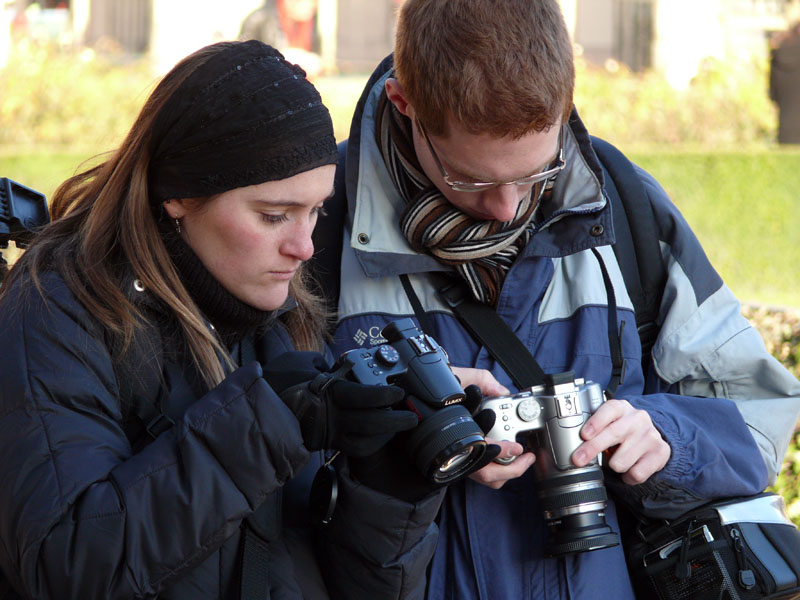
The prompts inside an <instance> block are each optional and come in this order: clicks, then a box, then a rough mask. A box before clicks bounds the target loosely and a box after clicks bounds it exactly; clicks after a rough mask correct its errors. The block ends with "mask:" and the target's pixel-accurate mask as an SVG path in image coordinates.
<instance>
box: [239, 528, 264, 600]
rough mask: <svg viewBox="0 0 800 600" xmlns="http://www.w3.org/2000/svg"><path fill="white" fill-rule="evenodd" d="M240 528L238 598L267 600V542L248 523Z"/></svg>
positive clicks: (243, 599)
mask: <svg viewBox="0 0 800 600" xmlns="http://www.w3.org/2000/svg"><path fill="white" fill-rule="evenodd" d="M242 529H243V534H242V538H243V539H242V558H241V561H240V562H239V581H240V588H239V599H240V600H269V597H270V593H269V544H268V543H267V542H265V541H264V540H262V539H261V538H260V537H259V536H258V535H257V534H256V533H255V532H254V531H253V530H252V529H251V528H250V526H249V525H247V524H245V525H244V526H243V527H242Z"/></svg>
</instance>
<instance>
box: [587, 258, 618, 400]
mask: <svg viewBox="0 0 800 600" xmlns="http://www.w3.org/2000/svg"><path fill="white" fill-rule="evenodd" d="M592 253H593V254H594V256H595V258H596V259H597V262H598V263H600V272H601V273H602V274H603V285H605V287H606V297H607V298H608V348H609V353H610V354H611V379H609V381H608V386H606V395H607V396H608V397H609V398H614V397H616V395H617V388H618V387H619V386H620V385H621V384H622V383H624V382H625V359H624V358H622V332H623V331H624V329H625V321H623V322H622V323H621V324H620V327H619V333H617V296H616V294H615V293H614V285H613V284H612V283H611V277H609V275H608V269H606V264H605V263H604V262H603V258H602V257H601V256H600V253H599V252H598V251H597V248H592Z"/></svg>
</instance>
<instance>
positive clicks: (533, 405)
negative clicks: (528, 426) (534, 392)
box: [517, 398, 542, 422]
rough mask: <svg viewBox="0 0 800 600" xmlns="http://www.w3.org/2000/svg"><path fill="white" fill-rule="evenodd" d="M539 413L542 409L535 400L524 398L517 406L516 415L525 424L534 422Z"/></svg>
mask: <svg viewBox="0 0 800 600" xmlns="http://www.w3.org/2000/svg"><path fill="white" fill-rule="evenodd" d="M541 412H542V407H541V406H539V403H538V402H537V401H536V399H535V398H525V399H524V400H522V401H521V402H520V403H519V404H518V405H517V415H518V416H519V418H520V419H522V420H523V421H525V422H528V421H535V420H536V419H538V418H539V414H540V413H541Z"/></svg>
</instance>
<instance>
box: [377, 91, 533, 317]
mask: <svg viewBox="0 0 800 600" xmlns="http://www.w3.org/2000/svg"><path fill="white" fill-rule="evenodd" d="M411 127H412V124H411V120H410V119H408V118H407V117H404V116H403V115H402V114H400V112H399V111H398V110H397V109H396V108H395V106H394V105H393V104H392V103H391V102H390V101H389V100H388V99H387V98H386V93H385V92H384V93H383V94H382V95H381V98H380V100H379V104H378V125H377V137H378V143H379V145H380V148H381V153H382V155H383V160H384V162H385V163H386V167H387V169H388V171H389V175H390V176H391V178H392V181H393V182H394V184H395V186H396V187H397V189H398V191H399V192H400V195H401V196H402V197H403V199H404V200H405V201H406V206H405V209H404V211H403V214H402V216H401V219H400V229H401V230H402V232H403V235H405V237H406V239H407V240H408V242H409V243H410V244H411V247H412V248H414V250H416V251H417V252H419V253H424V254H430V255H431V256H433V257H434V258H435V259H436V260H438V261H439V262H441V263H443V264H446V265H451V266H453V267H454V268H455V270H456V271H457V272H458V274H459V275H460V276H461V277H462V278H463V279H464V281H466V283H467V287H469V289H470V291H471V293H472V295H473V297H474V298H475V299H476V300H477V301H478V302H481V303H483V304H488V305H489V306H496V305H497V299H498V297H499V295H500V288H501V287H502V285H503V281H504V280H505V277H506V274H507V273H508V271H509V269H511V265H512V264H513V263H514V260H515V259H516V257H517V255H518V254H519V253H520V251H521V250H522V249H523V248H524V247H525V245H526V244H527V243H528V241H529V240H530V238H531V235H533V224H532V223H531V217H532V216H533V211H534V208H536V204H537V201H538V200H539V199H540V197H541V195H542V193H543V191H544V189H545V184H544V182H539V183H536V184H535V185H534V186H533V188H532V190H531V193H529V194H528V195H527V196H525V197H524V198H523V199H522V200H521V201H520V203H519V206H518V207H517V212H516V215H515V216H514V219H513V220H511V221H509V222H507V223H500V222H499V221H479V220H476V219H473V218H472V217H470V216H468V215H466V214H465V213H463V212H461V211H460V210H459V209H458V208H456V207H455V206H453V205H452V204H451V203H450V202H449V201H448V200H447V199H446V198H445V197H444V195H443V194H442V192H441V191H439V189H438V188H437V187H436V186H435V185H433V184H432V183H431V182H430V180H429V179H428V178H427V176H426V175H425V173H424V172H423V170H422V168H421V167H420V165H419V161H418V160H417V156H416V153H415V152H414V145H413V142H412V137H411ZM532 198H534V199H535V200H532Z"/></svg>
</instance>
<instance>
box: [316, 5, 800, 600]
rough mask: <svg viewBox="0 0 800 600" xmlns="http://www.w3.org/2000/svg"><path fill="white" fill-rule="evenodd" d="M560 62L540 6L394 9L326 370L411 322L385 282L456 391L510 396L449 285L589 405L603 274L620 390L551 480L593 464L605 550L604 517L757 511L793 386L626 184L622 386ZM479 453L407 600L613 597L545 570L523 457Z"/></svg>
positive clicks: (604, 222)
mask: <svg viewBox="0 0 800 600" xmlns="http://www.w3.org/2000/svg"><path fill="white" fill-rule="evenodd" d="M572 61H573V57H572V47H571V43H570V40H569V37H568V33H567V30H566V27H565V24H564V21H563V17H562V15H561V13H560V9H559V6H558V3H557V1H556V0H537V1H535V2H531V1H530V0H504V1H503V2H497V1H493V0H407V2H405V4H404V5H403V8H402V11H401V13H400V17H399V22H398V29H397V38H396V43H395V52H394V56H393V60H392V57H389V58H387V59H386V60H385V61H384V62H383V63H382V64H381V65H379V67H378V68H377V70H376V71H375V73H374V74H373V76H372V78H371V80H370V81H369V83H368V84H367V88H366V89H365V91H364V94H363V95H362V97H361V100H360V102H359V104H358V107H357V109H356V114H355V117H354V119H353V125H352V129H351V134H350V138H349V141H348V147H347V154H346V171H345V179H346V181H345V184H346V193H347V200H348V214H347V218H346V221H347V222H346V226H345V231H344V241H343V249H342V257H341V288H340V289H341V292H340V296H339V304H338V311H339V314H338V324H337V327H336V332H335V350H337V351H339V352H341V351H344V350H348V349H352V348H353V347H358V346H364V347H370V346H371V345H374V344H377V343H381V342H382V341H383V340H382V339H381V337H380V335H379V332H380V330H381V328H382V327H383V325H384V324H386V323H387V322H388V321H391V320H393V319H396V318H399V317H408V316H414V314H415V311H414V310H413V308H412V303H411V300H410V299H409V295H407V293H406V292H405V291H404V288H403V284H402V282H401V279H400V277H399V276H400V275H407V276H408V280H409V282H410V283H411V287H413V289H414V291H415V295H416V296H417V297H418V299H419V302H420V303H421V305H422V309H423V310H424V312H425V313H426V314H427V318H428V320H429V321H430V322H431V324H432V329H433V331H432V333H433V336H434V337H435V338H436V339H437V341H438V342H439V343H440V344H441V345H442V346H443V347H444V348H445V349H446V350H447V352H448V354H449V357H450V360H451V363H452V364H453V365H454V366H457V367H461V368H462V369H461V370H459V374H460V376H461V377H462V383H464V384H466V383H478V384H479V385H480V386H481V388H482V389H483V392H484V393H485V394H495V393H498V392H497V390H498V389H499V388H500V387H501V384H502V386H505V387H507V388H509V389H512V390H513V385H512V383H511V380H510V378H509V375H508V374H507V373H506V372H505V371H503V369H502V368H501V367H500V366H499V365H498V364H497V363H496V362H495V361H494V360H493V359H492V357H491V356H490V355H489V354H488V352H487V350H486V348H484V347H483V346H482V345H481V344H480V343H479V342H477V341H476V340H475V339H474V338H473V337H471V335H470V334H469V333H468V331H467V330H466V329H465V327H464V326H463V325H462V324H461V323H460V322H459V321H458V319H457V318H456V317H455V316H454V315H453V314H452V312H451V311H450V310H449V309H448V307H447V306H446V305H445V304H444V303H443V302H442V301H441V300H440V299H439V297H438V296H437V294H436V291H437V289H438V288H439V287H440V286H441V282H442V280H443V279H444V280H455V281H458V282H461V283H463V284H464V286H465V287H466V289H467V290H468V293H469V294H471V296H472V297H473V298H474V299H476V300H478V301H479V302H482V303H484V304H487V305H489V306H491V307H493V308H494V309H495V310H496V311H497V313H498V314H499V315H500V316H501V318H502V319H504V320H505V321H506V323H507V324H508V325H509V326H510V327H511V328H512V329H513V330H514V332H515V333H516V335H517V337H518V338H519V339H520V340H521V341H522V342H523V343H524V344H525V346H526V347H527V348H528V349H529V350H530V352H531V353H532V354H533V355H534V356H535V358H536V360H537V361H538V363H539V364H540V365H541V367H542V368H543V369H544V371H545V372H547V373H561V372H566V371H573V372H574V373H575V375H576V376H577V377H583V378H585V379H586V380H591V381H594V382H597V383H599V384H600V385H601V386H603V387H604V388H605V387H606V386H607V385H608V383H609V381H610V379H611V374H612V360H611V353H610V350H609V342H608V339H609V338H608V331H609V304H611V306H614V303H613V302H610V295H611V294H610V293H609V291H608V290H607V288H606V286H605V285H604V281H603V268H605V269H606V270H607V271H608V274H609V276H610V278H611V281H612V282H613V295H614V296H615V300H616V314H615V315H614V314H612V318H613V320H614V321H615V322H616V323H617V324H618V326H619V328H620V330H619V331H620V335H621V340H622V351H623V357H624V361H625V366H626V371H625V375H624V378H623V379H622V382H621V384H620V386H619V388H618V390H617V394H616V398H618V399H616V400H609V401H608V402H606V403H605V404H603V405H602V406H601V407H600V408H599V409H598V410H597V411H596V413H595V414H594V415H593V416H592V418H591V419H590V420H589V421H588V422H587V423H586V424H585V426H584V427H583V429H582V431H581V436H582V438H583V440H585V442H584V443H583V444H582V445H581V446H580V447H578V448H577V450H576V451H575V452H574V454H573V459H572V460H573V463H574V464H575V465H576V466H583V465H586V464H587V463H588V461H590V460H591V459H592V458H593V457H595V456H597V455H598V453H600V452H605V451H608V452H606V454H607V455H609V456H610V458H609V459H608V460H607V461H606V467H607V469H606V479H607V484H608V487H609V488H610V489H611V490H612V492H613V495H612V498H611V499H610V500H609V505H608V510H607V511H606V519H607V521H608V523H609V525H610V526H611V527H612V528H613V529H614V530H615V531H616V530H618V522H617V505H618V504H619V502H620V500H622V501H625V502H626V503H629V504H631V505H632V506H633V507H635V508H637V509H638V510H639V511H641V512H644V513H645V514H649V515H653V516H674V515H677V514H679V513H682V512H684V511H685V510H688V509H690V508H692V507H694V506H696V505H698V504H700V503H702V502H704V501H705V500H707V499H710V498H717V497H725V496H734V495H745V494H753V493H756V492H759V491H761V490H762V489H763V488H764V487H765V486H766V485H767V484H768V483H769V482H770V481H773V480H774V478H775V475H776V472H777V471H778V469H779V467H780V465H781V461H782V458H783V455H784V452H785V450H786V447H787V445H788V440H789V437H790V435H791V431H792V429H793V426H794V423H795V422H796V421H797V417H798V409H799V407H800V402H798V400H797V397H798V396H800V384H798V382H797V381H796V380H795V379H794V378H793V377H792V376H791V375H790V374H788V373H787V372H786V371H785V370H784V369H782V367H780V365H779V364H778V363H777V361H775V360H774V359H772V358H771V357H770V356H769V355H768V353H767V352H766V350H765V348H764V346H763V344H762V342H761V340H760V337H759V335H758V333H757V332H756V331H755V330H754V329H753V328H751V327H750V326H749V325H748V323H747V322H746V320H744V319H743V318H742V317H741V315H740V310H739V304H738V302H737V301H736V299H735V298H734V297H733V295H732V294H731V292H730V291H729V290H728V288H727V287H725V285H724V284H723V283H722V281H721V280H720V278H719V276H718V275H717V274H716V273H715V272H714V270H713V269H712V267H711V265H710V264H709V263H708V261H707V259H706V257H705V255H704V253H703V251H702V249H701V247H700V246H699V244H698V242H697V240H696V239H695V237H694V235H693V234H692V232H691V231H690V230H689V228H688V226H687V224H686V223H685V222H684V220H683V219H682V217H681V216H680V214H679V213H678V212H677V210H676V209H675V207H674V206H673V205H672V204H671V203H670V202H669V200H668V198H667V197H666V195H665V193H664V191H663V190H662V189H661V188H660V186H659V185H658V184H657V183H656V182H655V181H654V180H653V178H652V177H650V176H649V175H648V174H646V173H645V172H643V171H641V170H637V173H638V176H639V177H640V178H641V181H642V183H643V185H644V186H645V188H646V190H647V193H648V195H649V197H650V199H651V201H652V203H653V205H654V210H655V212H656V217H657V219H658V226H659V237H660V241H661V249H662V253H663V261H664V264H665V266H666V268H667V270H668V274H669V280H668V282H667V285H666V290H665V293H664V297H663V299H662V302H661V312H660V316H659V325H660V335H659V337H658V339H657V341H656V344H655V347H654V349H653V364H652V365H651V367H650V368H649V369H648V370H647V372H646V373H643V372H642V366H641V364H640V360H641V346H640V341H639V338H638V335H637V331H636V325H635V321H634V316H633V312H632V304H631V302H630V299H629V298H628V295H627V293H626V290H625V285H624V283H623V280H622V277H621V274H620V269H619V265H618V264H617V261H616V259H615V256H614V253H613V251H612V249H611V247H610V245H609V244H611V243H613V241H614V233H613V230H612V227H611V215H610V207H609V205H608V201H607V196H606V195H605V194H604V191H603V188H602V175H601V170H600V166H599V163H598V159H597V157H596V155H595V152H594V151H593V149H592V146H591V142H590V138H589V135H588V133H587V131H586V129H585V128H584V126H583V124H582V122H581V120H580V119H579V117H578V116H577V113H576V112H575V111H574V108H573V105H572V93H573V83H574V70H573V62H572ZM322 227H324V225H322ZM593 250H596V251H597V254H598V255H599V258H598V256H596V255H595V253H594V252H593ZM326 251H327V252H330V251H331V249H330V248H317V252H318V253H324V252H326ZM624 325H627V326H624ZM465 368H471V369H472V370H471V371H470V370H469V369H465ZM500 445H501V446H502V452H501V455H500V457H502V458H505V457H509V456H517V457H518V458H517V459H516V460H515V461H514V462H512V463H511V464H509V465H501V464H491V465H489V466H487V467H485V468H484V469H482V470H481V471H479V472H477V473H476V474H474V475H473V476H471V479H467V480H465V481H462V482H459V483H457V484H454V485H451V486H450V487H449V488H448V491H447V494H446V497H445V501H444V504H443V507H442V511H441V514H440V519H439V527H440V534H439V540H438V546H437V548H436V552H435V555H434V557H433V561H432V565H431V569H430V578H429V582H428V589H427V597H428V598H431V599H440V598H448V599H450V598H458V599H462V598H463V599H467V598H469V599H473V598H481V599H489V598H491V599H496V598H501V599H505V598H509V599H515V600H522V599H525V600H527V599H530V600H533V599H537V600H539V599H562V598H614V599H615V600H621V599H630V598H633V592H632V590H631V584H630V580H629V576H628V573H627V570H626V566H625V560H624V556H623V552H622V548H621V546H613V547H609V548H605V549H601V550H595V551H591V552H583V553H578V554H572V555H568V556H562V557H559V558H548V557H546V556H545V552H544V547H545V537H546V533H545V523H544V519H543V516H542V510H541V506H540V503H539V501H538V499H537V494H536V489H537V483H536V481H535V479H534V469H529V467H530V466H531V464H533V462H534V457H533V454H532V453H530V452H524V453H523V447H522V446H521V445H520V444H517V443H514V442H501V443H500Z"/></svg>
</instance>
